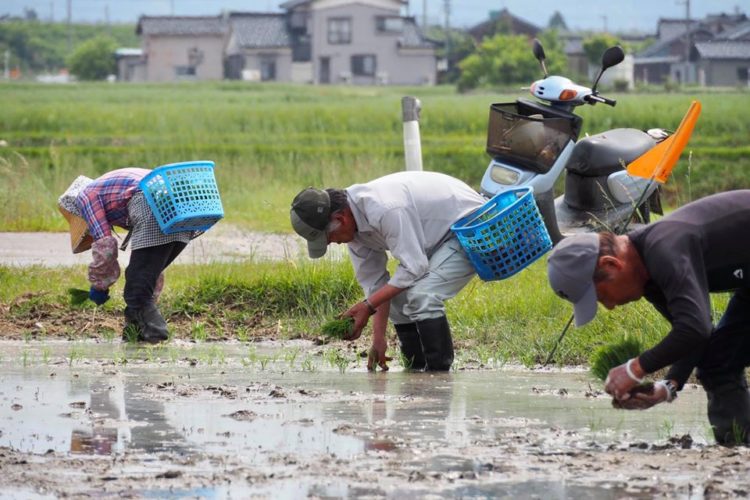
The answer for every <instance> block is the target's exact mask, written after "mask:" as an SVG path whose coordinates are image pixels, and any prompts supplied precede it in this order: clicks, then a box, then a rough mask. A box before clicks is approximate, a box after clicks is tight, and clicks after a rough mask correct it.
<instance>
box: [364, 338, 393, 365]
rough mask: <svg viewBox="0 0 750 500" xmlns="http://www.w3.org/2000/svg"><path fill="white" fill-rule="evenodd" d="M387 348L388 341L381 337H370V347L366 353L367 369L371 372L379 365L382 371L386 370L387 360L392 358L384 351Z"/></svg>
mask: <svg viewBox="0 0 750 500" xmlns="http://www.w3.org/2000/svg"><path fill="white" fill-rule="evenodd" d="M387 350H388V341H387V340H386V339H385V337H383V338H375V337H373V339H372V347H370V351H369V352H368V353H367V369H368V370H369V371H371V372H374V371H375V368H376V365H377V366H380V368H381V369H382V370H383V371H388V364H387V362H388V361H391V360H392V359H393V358H391V357H389V356H386V355H385V352H386V351H387Z"/></svg>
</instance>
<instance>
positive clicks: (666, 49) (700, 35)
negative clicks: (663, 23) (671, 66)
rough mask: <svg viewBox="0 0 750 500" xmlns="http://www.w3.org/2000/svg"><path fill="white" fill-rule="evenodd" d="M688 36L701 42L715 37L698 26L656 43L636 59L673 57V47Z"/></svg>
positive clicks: (640, 53) (637, 55)
mask: <svg viewBox="0 0 750 500" xmlns="http://www.w3.org/2000/svg"><path fill="white" fill-rule="evenodd" d="M688 34H689V35H690V36H692V37H696V39H701V40H706V39H710V38H712V37H713V34H712V33H711V32H710V31H709V30H707V29H705V28H703V27H701V26H696V27H694V28H693V29H691V30H690V31H689V32H684V31H683V32H682V33H679V34H677V35H675V36H673V37H672V38H669V39H667V40H661V41H658V42H656V43H655V44H653V45H651V46H649V47H647V48H646V49H644V50H643V51H641V52H639V53H638V54H636V58H637V59H644V58H648V57H665V56H671V55H673V54H672V53H671V52H670V48H671V47H672V45H673V44H674V43H675V42H678V41H680V40H681V39H683V38H685V37H686V36H688Z"/></svg>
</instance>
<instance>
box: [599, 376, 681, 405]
mask: <svg viewBox="0 0 750 500" xmlns="http://www.w3.org/2000/svg"><path fill="white" fill-rule="evenodd" d="M649 385H650V384H649ZM641 388H642V386H636V387H635V388H634V389H633V390H632V391H630V397H629V398H628V399H626V400H623V401H618V400H617V399H612V406H614V407H615V408H621V409H623V410H646V409H648V408H651V407H652V406H655V405H658V404H659V403H663V402H664V401H669V389H668V388H667V384H665V383H664V382H663V381H659V382H654V384H653V386H652V388H651V390H650V391H645V390H639V389H641Z"/></svg>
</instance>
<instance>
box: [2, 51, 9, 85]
mask: <svg viewBox="0 0 750 500" xmlns="http://www.w3.org/2000/svg"><path fill="white" fill-rule="evenodd" d="M3 59H4V61H3V62H4V63H5V65H4V66H3V77H4V78H5V79H6V80H10V50H8V49H5V57H3Z"/></svg>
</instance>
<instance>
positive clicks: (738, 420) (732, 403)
mask: <svg viewBox="0 0 750 500" xmlns="http://www.w3.org/2000/svg"><path fill="white" fill-rule="evenodd" d="M701 383H702V384H703V388H704V389H705V390H706V396H707V397H708V411H707V413H708V421H709V422H710V423H711V428H712V429H713V431H714V437H715V438H716V442H717V443H718V444H720V445H724V446H733V445H738V444H750V393H748V390H747V380H746V378H745V373H744V370H743V371H742V372H741V373H739V374H732V375H727V376H721V377H719V378H718V380H717V379H711V380H706V379H701Z"/></svg>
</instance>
